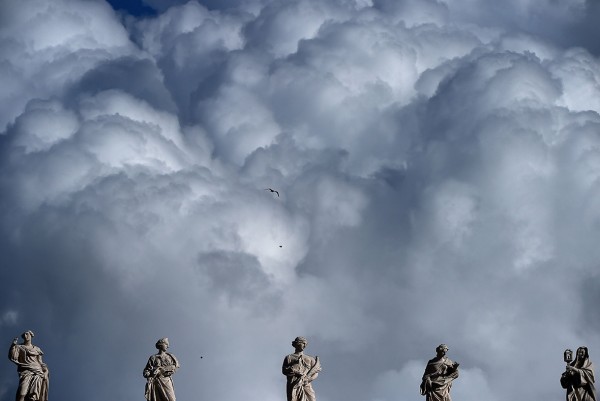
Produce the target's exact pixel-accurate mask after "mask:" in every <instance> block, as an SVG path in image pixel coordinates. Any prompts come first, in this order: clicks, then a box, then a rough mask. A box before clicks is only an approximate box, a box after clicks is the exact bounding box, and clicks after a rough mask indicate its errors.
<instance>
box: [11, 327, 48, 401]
mask: <svg viewBox="0 0 600 401" xmlns="http://www.w3.org/2000/svg"><path fill="white" fill-rule="evenodd" d="M33 335H34V334H33V331H31V330H27V331H26V332H25V333H23V334H21V337H22V338H23V344H19V343H18V338H15V339H14V340H13V342H12V345H11V346H10V349H9V350H8V359H10V360H11V361H13V362H14V363H15V364H16V365H17V373H19V388H18V389H17V397H16V401H48V366H46V364H45V363H44V362H42V355H44V353H43V352H42V350H41V349H40V348H39V347H37V346H35V345H33V344H32V343H31V339H32V338H33Z"/></svg>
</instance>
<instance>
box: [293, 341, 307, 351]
mask: <svg viewBox="0 0 600 401" xmlns="http://www.w3.org/2000/svg"><path fill="white" fill-rule="evenodd" d="M294 348H295V349H296V350H297V351H304V348H306V343H305V342H302V341H300V342H296V343H294Z"/></svg>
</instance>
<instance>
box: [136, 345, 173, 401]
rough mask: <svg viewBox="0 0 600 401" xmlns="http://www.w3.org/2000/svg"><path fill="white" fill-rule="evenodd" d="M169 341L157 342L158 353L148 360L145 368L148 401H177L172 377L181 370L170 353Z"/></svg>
mask: <svg viewBox="0 0 600 401" xmlns="http://www.w3.org/2000/svg"><path fill="white" fill-rule="evenodd" d="M167 348H169V339H168V338H161V339H160V340H158V341H157V342H156V349H158V353H157V354H155V355H152V356H151V357H150V358H149V359H148V363H147V364H146V367H145V368H144V377H145V378H146V379H147V380H148V381H147V382H146V399H147V400H148V401H175V388H174V387H173V379H172V378H171V376H172V375H173V374H174V373H175V372H176V371H177V369H179V362H178V361H177V358H175V356H174V355H173V354H171V353H169V352H167Z"/></svg>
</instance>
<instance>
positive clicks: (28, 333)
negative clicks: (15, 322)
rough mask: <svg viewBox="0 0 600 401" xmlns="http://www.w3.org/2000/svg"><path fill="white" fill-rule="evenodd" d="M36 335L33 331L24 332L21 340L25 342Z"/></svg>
mask: <svg viewBox="0 0 600 401" xmlns="http://www.w3.org/2000/svg"><path fill="white" fill-rule="evenodd" d="M34 335H35V334H33V331H31V330H27V331H25V332H23V334H21V338H22V339H23V340H27V338H29V339H30V340H31V338H32V337H33V336H34Z"/></svg>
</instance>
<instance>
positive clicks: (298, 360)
mask: <svg viewBox="0 0 600 401" xmlns="http://www.w3.org/2000/svg"><path fill="white" fill-rule="evenodd" d="M307 344H308V341H306V338H304V337H296V339H295V340H294V341H292V346H293V347H294V350H295V352H294V353H293V354H290V355H288V356H286V357H285V359H284V360H283V366H282V367H281V372H282V373H283V374H284V375H285V376H286V377H287V385H286V393H287V400H288V401H316V399H317V398H316V396H315V391H314V390H313V388H312V385H311V384H310V383H311V382H312V381H313V380H315V379H316V378H317V376H318V375H319V372H320V371H321V363H320V362H319V357H318V356H315V357H314V358H313V357H312V356H308V355H304V348H306V345H307Z"/></svg>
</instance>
